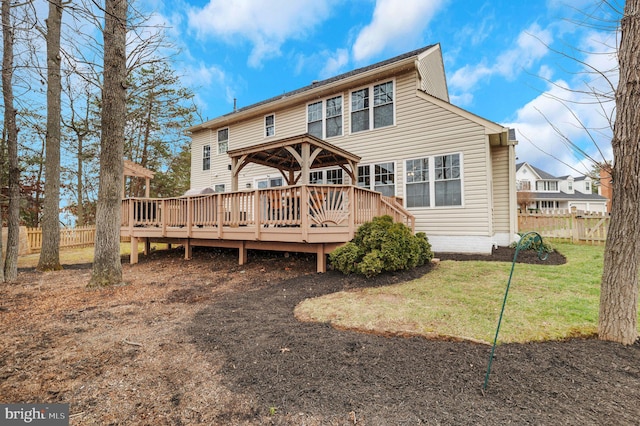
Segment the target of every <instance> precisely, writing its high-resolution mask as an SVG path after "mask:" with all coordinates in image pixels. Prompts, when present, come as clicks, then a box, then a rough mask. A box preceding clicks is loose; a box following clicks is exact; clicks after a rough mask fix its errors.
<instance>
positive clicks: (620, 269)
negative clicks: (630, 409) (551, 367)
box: [598, 0, 640, 345]
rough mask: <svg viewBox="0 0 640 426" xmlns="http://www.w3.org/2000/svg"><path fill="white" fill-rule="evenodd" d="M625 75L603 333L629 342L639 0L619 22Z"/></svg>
mask: <svg viewBox="0 0 640 426" xmlns="http://www.w3.org/2000/svg"><path fill="white" fill-rule="evenodd" d="M620 31H621V41H620V47H619V49H618V63H619V67H620V68H619V75H620V79H619V82H618V87H617V89H616V97H615V99H616V116H615V123H614V127H613V140H612V141H611V145H612V148H613V157H614V164H613V173H612V175H613V201H612V207H611V208H612V211H611V222H610V225H609V231H608V235H607V243H606V248H605V253H604V271H603V274H602V284H601V293H600V312H599V317H598V336H599V338H600V339H602V340H611V341H615V342H619V343H622V344H625V345H630V344H633V343H634V342H635V341H636V340H637V338H638V323H637V322H638V256H639V249H640V247H639V245H638V243H639V242H640V209H639V208H638V206H640V115H639V114H638V105H640V88H639V83H640V55H638V52H639V51H640V0H627V1H626V4H625V6H624V13H623V16H622V19H621V21H620Z"/></svg>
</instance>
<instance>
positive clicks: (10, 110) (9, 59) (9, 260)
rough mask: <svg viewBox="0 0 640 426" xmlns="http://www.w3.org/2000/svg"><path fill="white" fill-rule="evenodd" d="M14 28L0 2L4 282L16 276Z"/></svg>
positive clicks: (17, 208) (5, 0) (6, 4)
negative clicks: (5, 191) (5, 202)
mask: <svg viewBox="0 0 640 426" xmlns="http://www.w3.org/2000/svg"><path fill="white" fill-rule="evenodd" d="M14 28H15V27H14V25H13V23H12V22H11V4H10V1H9V0H2V38H3V56H2V95H3V100H4V125H5V135H6V140H7V155H8V167H9V209H8V217H7V226H8V230H7V249H6V258H5V261H4V270H3V277H2V278H3V280H6V281H14V280H15V279H16V278H17V277H18V244H19V238H20V235H19V234H20V227H19V223H20V166H19V162H18V127H17V125H16V109H15V106H14V96H13V69H14V68H13V67H14V63H13V46H14Z"/></svg>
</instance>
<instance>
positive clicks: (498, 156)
mask: <svg viewBox="0 0 640 426" xmlns="http://www.w3.org/2000/svg"><path fill="white" fill-rule="evenodd" d="M509 153H510V147H507V146H500V147H492V148H491V164H492V165H493V228H494V231H495V232H501V233H505V232H507V233H508V232H514V231H515V230H514V229H511V206H510V202H509V201H510V199H511V197H510V192H511V191H512V188H511V182H510V179H509ZM513 183H515V182H513Z"/></svg>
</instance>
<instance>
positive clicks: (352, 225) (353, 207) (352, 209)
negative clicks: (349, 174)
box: [348, 186, 359, 240]
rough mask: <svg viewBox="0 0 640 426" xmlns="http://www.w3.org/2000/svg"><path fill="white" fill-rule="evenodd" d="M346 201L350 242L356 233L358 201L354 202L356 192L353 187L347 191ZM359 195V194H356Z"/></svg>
mask: <svg viewBox="0 0 640 426" xmlns="http://www.w3.org/2000/svg"><path fill="white" fill-rule="evenodd" d="M348 191H349V196H348V199H349V200H350V203H349V240H352V239H353V237H354V236H355V233H356V211H357V208H358V207H357V206H358V202H359V201H358V200H356V190H355V188H354V187H353V186H351V187H350V188H349V189H348ZM358 194H359V193H358Z"/></svg>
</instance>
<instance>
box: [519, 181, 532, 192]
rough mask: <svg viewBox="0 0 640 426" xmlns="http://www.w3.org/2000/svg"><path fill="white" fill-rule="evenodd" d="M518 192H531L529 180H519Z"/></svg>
mask: <svg viewBox="0 0 640 426" xmlns="http://www.w3.org/2000/svg"><path fill="white" fill-rule="evenodd" d="M516 191H531V182H530V181H528V180H519V181H517V182H516Z"/></svg>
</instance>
